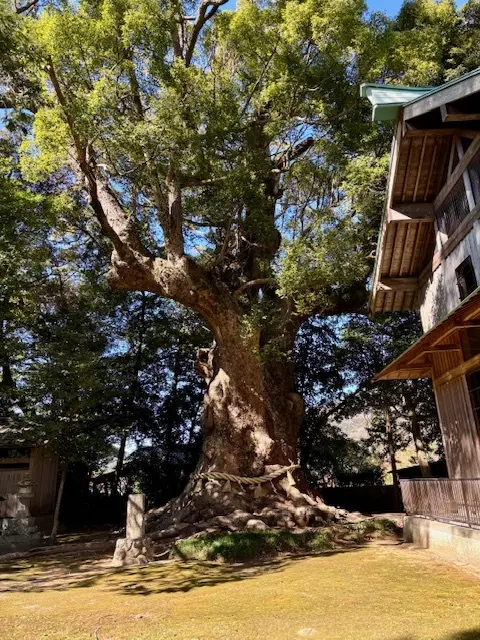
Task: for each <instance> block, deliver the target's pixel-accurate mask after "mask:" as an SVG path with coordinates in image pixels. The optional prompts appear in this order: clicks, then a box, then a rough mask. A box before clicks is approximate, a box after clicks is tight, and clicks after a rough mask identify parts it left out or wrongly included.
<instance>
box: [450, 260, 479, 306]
mask: <svg viewBox="0 0 480 640" xmlns="http://www.w3.org/2000/svg"><path fill="white" fill-rule="evenodd" d="M455 274H456V276H457V284H458V291H459V293H460V300H464V299H465V298H466V297H467V296H469V295H470V294H471V293H472V291H475V289H476V288H477V278H476V277H475V271H474V269H473V264H472V259H471V257H470V256H468V258H466V259H465V260H464V261H463V262H462V263H461V264H460V265H459V266H458V267H457V268H456V269H455Z"/></svg>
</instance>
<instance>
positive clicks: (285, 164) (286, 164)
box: [275, 137, 315, 173]
mask: <svg viewBox="0 0 480 640" xmlns="http://www.w3.org/2000/svg"><path fill="white" fill-rule="evenodd" d="M314 144H315V138H312V137H308V138H305V140H302V141H301V142H299V143H298V144H296V145H295V146H294V147H289V148H288V149H287V151H285V152H284V153H282V155H281V156H280V157H279V158H277V160H276V162H275V170H277V171H280V172H282V173H283V172H285V171H288V170H289V168H290V165H291V163H292V162H294V161H295V160H297V159H298V158H300V157H301V156H303V155H304V154H305V153H306V152H307V151H308V150H309V149H311V148H312V147H313V145H314Z"/></svg>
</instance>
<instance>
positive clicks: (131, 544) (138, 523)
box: [112, 493, 153, 567]
mask: <svg viewBox="0 0 480 640" xmlns="http://www.w3.org/2000/svg"><path fill="white" fill-rule="evenodd" d="M125 536H126V537H125V538H120V539H119V540H117V544H116V546H115V553H114V554H113V560H112V565H113V566H114V567H125V566H129V565H137V564H147V563H148V562H150V561H151V560H153V547H152V541H151V540H150V538H148V537H147V536H146V535H145V495H144V494H143V493H132V494H131V495H129V496H128V502H127V527H126V531H125Z"/></svg>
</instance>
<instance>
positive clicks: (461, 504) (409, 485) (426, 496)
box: [400, 478, 480, 527]
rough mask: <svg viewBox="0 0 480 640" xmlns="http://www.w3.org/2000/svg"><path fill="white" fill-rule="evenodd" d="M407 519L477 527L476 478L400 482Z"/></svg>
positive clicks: (479, 488)
mask: <svg viewBox="0 0 480 640" xmlns="http://www.w3.org/2000/svg"><path fill="white" fill-rule="evenodd" d="M400 486H401V489H402V499H403V504H404V507H405V511H406V513H407V515H414V516H423V517H425V518H432V519H433V520H441V521H443V522H451V523H460V524H464V525H467V526H469V527H480V478H457V479H450V478H421V479H420V478H419V479H414V480H400Z"/></svg>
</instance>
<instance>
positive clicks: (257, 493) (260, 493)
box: [253, 484, 265, 498]
mask: <svg viewBox="0 0 480 640" xmlns="http://www.w3.org/2000/svg"><path fill="white" fill-rule="evenodd" d="M264 495H265V491H264V490H263V486H262V485H261V484H257V485H256V487H255V489H254V491H253V497H254V498H261V497H262V496H264Z"/></svg>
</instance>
